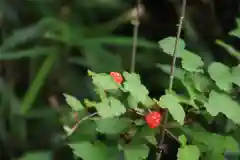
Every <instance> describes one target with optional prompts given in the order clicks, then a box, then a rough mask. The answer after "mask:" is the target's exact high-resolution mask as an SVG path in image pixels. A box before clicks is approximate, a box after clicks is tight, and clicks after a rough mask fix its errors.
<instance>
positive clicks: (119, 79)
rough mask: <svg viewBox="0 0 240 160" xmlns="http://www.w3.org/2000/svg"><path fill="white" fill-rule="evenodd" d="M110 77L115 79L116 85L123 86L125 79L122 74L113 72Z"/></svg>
mask: <svg viewBox="0 0 240 160" xmlns="http://www.w3.org/2000/svg"><path fill="white" fill-rule="evenodd" d="M110 76H112V77H113V79H114V81H115V82H116V83H119V84H121V83H122V82H123V77H122V75H121V73H118V72H111V73H110Z"/></svg>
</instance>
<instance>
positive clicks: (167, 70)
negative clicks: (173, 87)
mask: <svg viewBox="0 0 240 160" xmlns="http://www.w3.org/2000/svg"><path fill="white" fill-rule="evenodd" d="M157 67H158V68H160V69H161V70H162V71H163V72H164V73H167V74H170V72H171V66H170V65H165V64H157ZM184 74H185V71H184V70H183V69H181V68H178V67H176V68H175V70H174V77H175V78H176V79H179V80H182V79H183V78H184Z"/></svg>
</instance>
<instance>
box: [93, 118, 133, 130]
mask: <svg viewBox="0 0 240 160" xmlns="http://www.w3.org/2000/svg"><path fill="white" fill-rule="evenodd" d="M96 124H97V131H98V132H100V133H106V134H119V133H122V132H125V131H126V130H127V129H128V128H129V127H130V125H131V124H132V122H131V121H130V120H129V119H126V118H118V117H116V118H104V119H100V120H96Z"/></svg>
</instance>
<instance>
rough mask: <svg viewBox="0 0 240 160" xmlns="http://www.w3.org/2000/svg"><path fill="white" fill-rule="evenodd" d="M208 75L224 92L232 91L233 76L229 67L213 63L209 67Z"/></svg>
mask: <svg viewBox="0 0 240 160" xmlns="http://www.w3.org/2000/svg"><path fill="white" fill-rule="evenodd" d="M208 73H209V75H210V77H211V78H212V79H213V80H214V81H215V83H216V85H217V86H218V87H219V88H220V89H222V90H224V91H230V90H231V89H232V74H231V72H230V68H228V66H226V65H224V64H222V63H219V62H213V63H211V64H210V66H209V67H208Z"/></svg>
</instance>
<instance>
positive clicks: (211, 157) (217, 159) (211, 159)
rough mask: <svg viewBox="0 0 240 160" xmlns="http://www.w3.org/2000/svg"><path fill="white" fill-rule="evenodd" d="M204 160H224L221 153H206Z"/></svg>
mask: <svg viewBox="0 0 240 160" xmlns="http://www.w3.org/2000/svg"><path fill="white" fill-rule="evenodd" d="M204 160H226V159H225V157H224V155H223V154H222V153H215V152H212V151H211V152H207V153H206V156H205V157H204Z"/></svg>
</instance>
